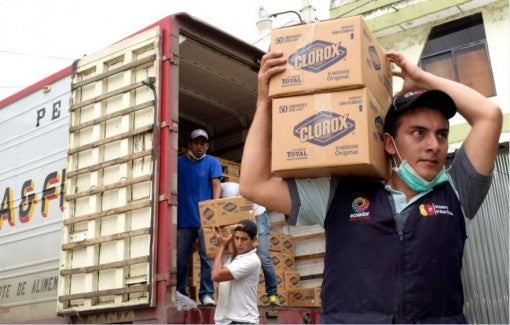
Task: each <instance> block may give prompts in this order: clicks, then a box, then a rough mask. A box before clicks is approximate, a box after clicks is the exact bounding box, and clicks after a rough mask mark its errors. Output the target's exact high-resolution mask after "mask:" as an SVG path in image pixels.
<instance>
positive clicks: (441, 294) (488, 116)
mask: <svg viewBox="0 0 510 325" xmlns="http://www.w3.org/2000/svg"><path fill="white" fill-rule="evenodd" d="M387 58H388V60H389V61H390V62H391V63H393V64H395V65H396V66H397V67H398V68H400V69H399V71H394V72H393V75H394V76H396V77H400V78H402V79H403V86H402V89H401V90H400V92H399V93H397V95H396V96H395V99H394V101H393V103H392V105H390V107H389V108H388V112H387V115H386V120H385V123H384V134H383V144H384V149H385V151H386V154H387V155H388V157H389V159H390V162H391V165H392V167H393V168H392V171H391V173H390V176H389V178H388V179H386V180H371V179H363V178H356V177H341V176H330V177H318V178H307V179H281V178H276V177H273V176H272V174H271V165H270V162H271V136H272V135H271V98H270V97H269V81H270V79H271V77H273V76H275V75H276V74H278V73H280V72H282V71H284V70H285V69H286V58H285V57H283V54H282V53H281V52H277V51H272V52H269V53H267V54H265V55H264V56H263V58H262V63H261V67H260V70H259V74H258V99H257V108H256V112H255V116H254V119H253V122H252V125H251V127H250V130H249V133H248V136H247V139H246V143H245V148H244V153H243V158H242V164H241V181H240V192H241V195H242V196H244V197H245V198H247V199H249V200H251V201H253V202H255V203H257V204H261V205H263V206H265V207H267V208H268V209H271V210H275V211H280V212H282V213H284V214H285V215H286V218H287V222H288V223H289V224H291V225H295V224H297V225H311V224H319V225H321V226H323V227H324V229H325V234H326V255H325V258H324V276H323V282H322V289H321V300H322V310H321V323H466V322H467V319H466V318H465V316H464V314H463V312H462V310H463V305H464V295H463V289H462V279H461V268H462V256H463V250H464V243H465V240H466V223H469V221H470V220H471V219H472V218H473V217H474V216H475V214H476V212H477V210H478V208H479V207H480V205H481V203H482V202H483V200H484V198H485V196H486V194H487V191H488V189H489V187H490V185H491V180H492V172H493V168H494V164H495V159H496V154H497V150H498V140H499V135H500V132H501V127H502V113H501V110H500V108H499V107H498V106H497V105H496V104H494V103H493V102H492V101H491V100H489V99H487V98H486V97H484V96H483V95H481V94H480V93H478V92H477V91H475V90H473V89H471V88H469V87H467V86H465V85H462V84H460V83H457V82H454V81H451V80H448V79H445V78H441V77H439V76H435V75H433V74H431V73H428V72H426V71H424V70H422V69H421V68H419V67H418V66H417V65H415V64H413V63H411V62H410V61H409V60H408V59H407V58H405V57H404V56H403V55H401V54H399V53H387ZM456 113H459V114H460V115H461V116H462V117H463V118H464V119H465V120H466V121H467V122H468V123H469V124H470V126H471V129H470V131H469V134H468V135H467V137H466V138H465V140H464V142H463V144H462V146H461V148H460V149H459V150H458V151H457V152H456V155H455V159H454V160H453V162H452V164H451V166H450V167H449V168H448V169H447V170H446V169H445V162H446V158H447V153H448V132H449V118H451V117H452V116H454V115H455V114H456ZM360 212H362V213H360ZM359 216H362V217H359Z"/></svg>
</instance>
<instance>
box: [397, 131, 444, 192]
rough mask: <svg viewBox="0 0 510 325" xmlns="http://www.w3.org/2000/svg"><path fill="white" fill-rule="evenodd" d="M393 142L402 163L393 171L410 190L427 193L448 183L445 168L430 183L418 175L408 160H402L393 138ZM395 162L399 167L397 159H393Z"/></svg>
mask: <svg viewBox="0 0 510 325" xmlns="http://www.w3.org/2000/svg"><path fill="white" fill-rule="evenodd" d="M391 140H392V141H393V145H394V146H395V150H396V151H397V155H398V156H399V158H400V160H401V161H402V162H401V163H400V166H398V167H393V168H392V169H393V170H394V171H395V172H396V173H397V174H398V176H400V179H402V181H403V182H404V183H405V184H406V185H407V186H409V188H410V189H412V190H413V191H415V192H426V191H429V190H431V189H432V188H433V187H434V186H436V185H439V184H441V183H444V182H446V181H448V177H447V176H446V173H445V171H444V167H443V169H441V171H440V172H439V174H437V176H436V177H435V178H434V179H433V180H431V181H430V182H429V181H427V180H426V179H424V178H423V177H421V176H420V175H418V173H417V172H416V171H415V170H414V169H413V167H411V165H409V163H408V162H407V161H406V160H402V157H401V156H400V153H399V152H398V149H397V145H396V144H395V140H393V138H391ZM393 161H394V162H395V165H397V162H396V161H395V158H393Z"/></svg>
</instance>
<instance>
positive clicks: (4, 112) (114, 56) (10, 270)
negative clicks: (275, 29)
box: [0, 13, 322, 323]
mask: <svg viewBox="0 0 510 325" xmlns="http://www.w3.org/2000/svg"><path fill="white" fill-rule="evenodd" d="M262 55H263V52H262V51H260V50H259V49H257V48H255V47H253V46H251V45H249V44H246V43H244V42H243V41H241V40H239V39H236V38H235V37H233V36H231V35H229V34H227V33H225V32H223V31H221V30H219V29H217V28H214V27H213V26H211V25H209V24H207V23H205V22H202V21H200V20H197V19H195V18H193V17H191V16H189V15H188V14H185V13H178V14H174V15H171V16H168V17H166V18H164V19H161V20H159V21H157V22H155V23H154V24H152V25H150V26H147V27H146V28H145V29H143V30H141V31H139V32H138V33H135V34H133V35H131V36H128V37H126V38H125V39H123V40H121V41H119V42H117V43H115V44H113V45H111V46H109V47H107V48H105V49H103V50H101V51H99V52H97V53H93V54H90V55H86V56H84V57H82V58H79V59H77V60H76V61H75V62H74V63H73V64H72V66H70V67H68V68H65V69H63V70H62V71H59V72H57V73H55V74H53V75H51V76H49V77H47V78H45V79H44V80H41V81H40V82H37V83H36V84H34V85H32V86H30V87H28V88H27V89H24V90H22V91H20V92H19V93H17V94H14V95H13V96H10V97H8V98H6V99H4V100H2V101H0V129H1V130H2V131H3V132H2V133H3V135H2V139H1V140H0V152H2V159H0V190H1V191H2V192H1V195H2V196H1V198H2V200H1V206H0V252H1V255H2V259H1V260H0V270H2V271H1V273H0V322H1V323H213V322H214V321H213V316H214V308H213V307H199V308H197V309H191V310H187V311H179V310H177V308H176V293H175V285H176V241H177V238H176V233H177V232H176V218H177V209H176V204H177V195H178V193H177V182H178V180H177V166H176V162H177V156H178V154H179V152H180V150H181V148H183V147H185V146H186V143H185V137H186V135H188V134H189V133H190V131H191V130H192V129H195V128H198V127H200V128H204V129H206V130H207V131H208V132H209V134H210V135H211V137H212V142H211V146H210V152H209V153H210V154H212V155H214V156H217V157H221V158H223V159H225V160H227V161H233V162H239V161H240V160H241V154H242V150H243V144H244V139H245V135H246V133H247V130H248V128H249V126H250V123H251V119H252V117H253V114H254V109H255V104H256V95H257V72H258V68H259V61H260V59H261V56H262ZM311 237H314V236H313V235H312V236H311ZM318 237H320V235H318ZM321 257H322V256H321V253H319V254H317V255H316V256H313V258H316V259H318V260H321ZM316 273H320V272H316ZM306 277H308V279H312V280H313V279H314V278H316V279H317V278H318V277H320V275H319V276H317V275H313V274H312V275H310V274H308V275H303V278H306ZM319 281H320V279H319ZM319 309H320V308H319V307H315V308H313V307H310V308H306V307H302V308H298V307H296V308H291V307H278V308H272V307H266V306H261V307H260V315H261V319H260V321H261V323H318V322H319Z"/></svg>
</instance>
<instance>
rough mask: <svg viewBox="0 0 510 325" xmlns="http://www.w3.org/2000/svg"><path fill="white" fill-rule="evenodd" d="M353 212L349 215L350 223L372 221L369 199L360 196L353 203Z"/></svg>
mask: <svg viewBox="0 0 510 325" xmlns="http://www.w3.org/2000/svg"><path fill="white" fill-rule="evenodd" d="M351 206H352V212H353V213H351V214H350V215H349V221H350V222H358V221H368V220H370V212H368V211H367V210H368V208H370V201H368V199H367V198H365V197H362V196H359V197H357V198H355V199H354V200H353V201H352V205H351Z"/></svg>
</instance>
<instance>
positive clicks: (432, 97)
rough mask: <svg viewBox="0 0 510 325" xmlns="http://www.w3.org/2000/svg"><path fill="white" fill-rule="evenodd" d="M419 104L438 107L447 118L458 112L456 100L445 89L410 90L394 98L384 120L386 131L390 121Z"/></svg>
mask: <svg viewBox="0 0 510 325" xmlns="http://www.w3.org/2000/svg"><path fill="white" fill-rule="evenodd" d="M418 106H424V107H431V108H437V109H439V110H440V111H441V112H442V113H443V114H444V116H445V117H446V118H447V119H450V118H452V117H453V116H454V115H455V113H457V106H456V105H455V102H454V101H453V99H452V98H451V97H450V96H449V95H448V94H447V93H445V92H444V91H441V90H437V89H433V90H426V91H424V90H414V91H410V92H407V93H405V94H403V95H401V96H398V97H396V98H395V99H394V100H393V103H392V104H391V105H390V107H389V108H388V112H387V113H386V118H385V120H384V132H387V129H388V127H389V125H390V121H394V120H395V119H396V118H397V117H398V116H400V115H402V114H403V113H404V112H406V111H407V110H409V109H410V108H413V107H418Z"/></svg>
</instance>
